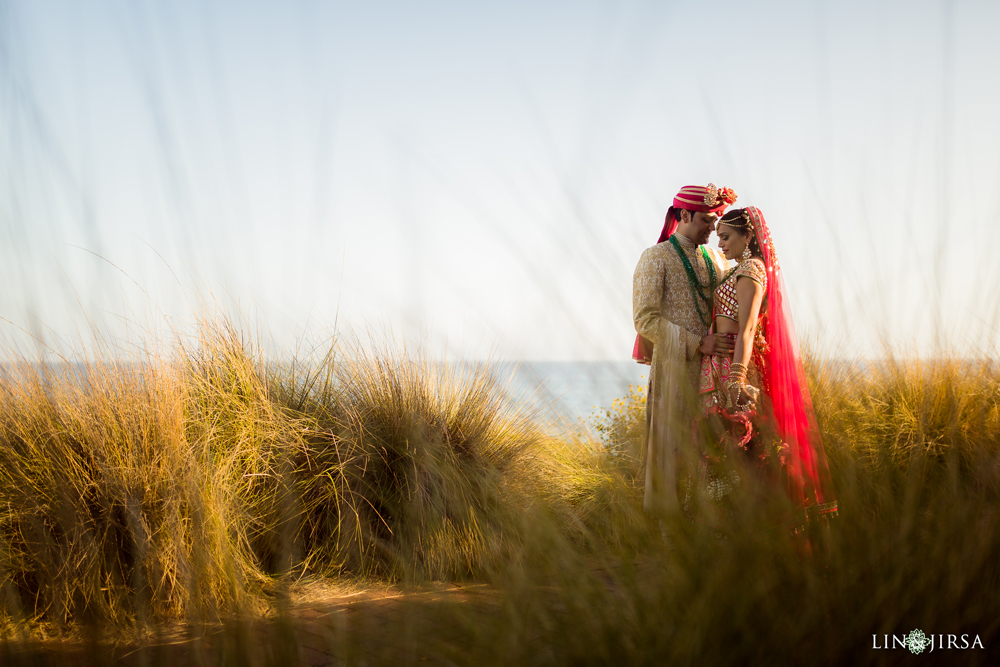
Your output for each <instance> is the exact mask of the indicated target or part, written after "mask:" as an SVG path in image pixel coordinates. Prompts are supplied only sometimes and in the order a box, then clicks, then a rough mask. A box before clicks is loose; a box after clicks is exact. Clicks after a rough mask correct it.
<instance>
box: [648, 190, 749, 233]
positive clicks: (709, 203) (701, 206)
mask: <svg viewBox="0 0 1000 667" xmlns="http://www.w3.org/2000/svg"><path fill="white" fill-rule="evenodd" d="M735 201H736V193H735V192H733V190H732V188H720V187H716V185H715V184H714V183H709V184H708V185H685V186H684V187H683V188H681V191H680V192H678V193H677V195H676V196H675V197H674V205H673V206H671V207H670V208H668V209H667V219H666V221H665V222H664V225H663V232H661V233H660V240H659V241H657V243H663V242H664V241H666V240H667V239H668V238H670V235H671V234H673V233H674V231H676V229H677V221H676V220H674V210H675V209H678V208H683V209H687V210H689V211H695V212H697V213H718V214H720V215H721V214H722V213H723V211H725V210H726V208H728V207H729V205H730V204H732V203H734V202H735Z"/></svg>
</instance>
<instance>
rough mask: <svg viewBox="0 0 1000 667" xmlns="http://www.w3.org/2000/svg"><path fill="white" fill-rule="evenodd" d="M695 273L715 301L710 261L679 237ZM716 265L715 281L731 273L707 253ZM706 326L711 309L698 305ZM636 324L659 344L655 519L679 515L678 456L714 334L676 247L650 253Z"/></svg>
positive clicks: (652, 475) (652, 476) (653, 418)
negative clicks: (702, 345) (701, 347)
mask: <svg viewBox="0 0 1000 667" xmlns="http://www.w3.org/2000/svg"><path fill="white" fill-rule="evenodd" d="M675 236H676V237H677V240H678V241H679V242H680V245H681V248H682V249H683V251H684V253H685V254H686V256H687V258H688V260H689V261H690V263H691V266H692V267H693V268H694V270H695V273H696V275H697V276H698V280H699V281H700V282H701V284H702V285H703V288H702V289H703V292H704V293H705V294H711V293H712V290H713V289H714V287H715V286H714V285H710V284H709V271H708V267H707V265H706V264H705V259H704V257H703V256H702V254H701V251H700V250H699V247H698V246H697V245H695V243H694V242H693V241H689V240H688V239H687V238H685V237H684V236H681V235H680V234H675ZM706 250H707V251H708V254H709V258H710V259H711V261H712V263H713V264H714V265H715V274H716V280H720V279H721V278H722V276H723V275H725V272H726V271H727V269H728V265H729V263H728V261H727V260H726V259H725V257H724V256H723V255H722V253H720V252H719V251H717V250H714V249H709V248H706ZM700 305H701V310H702V313H703V314H704V316H705V317H706V319H710V318H711V312H712V304H711V302H709V303H708V304H707V305H705V304H700ZM632 319H633V321H634V322H635V330H636V331H637V332H638V333H639V334H640V335H642V336H643V337H644V338H647V339H649V340H650V341H652V343H653V346H654V347H653V361H652V364H651V366H650V370H649V389H648V392H647V394H646V445H645V450H646V493H645V498H644V500H643V506H644V507H645V508H646V510H647V511H649V512H653V513H655V514H665V513H670V512H673V511H676V510H679V509H680V502H679V499H678V497H677V491H676V489H677V470H676V458H677V457H676V456H675V454H676V453H678V452H681V453H683V452H685V451H689V450H688V449H687V448H689V447H690V444H691V442H692V437H691V424H692V422H693V420H694V416H695V408H696V405H697V395H698V372H699V370H700V367H701V356H702V355H701V352H699V351H698V343H699V342H700V341H701V338H702V336H704V335H705V334H707V333H708V326H707V325H706V324H705V323H704V322H702V320H701V318H700V317H699V316H698V311H697V309H696V307H695V302H694V297H693V296H692V294H691V287H690V285H689V283H688V277H687V272H686V271H685V269H684V264H683V262H682V261H681V258H680V256H679V255H678V254H677V250H676V249H675V248H674V246H673V244H672V243H670V241H669V240H668V241H664V242H663V243H658V244H656V245H655V246H653V247H651V248H647V249H646V250H645V251H644V252H643V253H642V256H641V257H640V258H639V264H638V265H637V266H636V267H635V275H634V276H633V279H632Z"/></svg>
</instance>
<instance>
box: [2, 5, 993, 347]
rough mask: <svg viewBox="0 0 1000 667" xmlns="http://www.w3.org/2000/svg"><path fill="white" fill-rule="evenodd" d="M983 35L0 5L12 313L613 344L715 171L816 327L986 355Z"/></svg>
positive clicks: (905, 16)
mask: <svg viewBox="0 0 1000 667" xmlns="http://www.w3.org/2000/svg"><path fill="white" fill-rule="evenodd" d="M998 28H1000V3H996V2H995V1H985V0H984V1H978V2H976V1H958V0H955V1H952V2H944V1H936V2H918V1H905V2H904V1H895V2H894V1H880V0H874V1H871V0H870V1H866V2H854V1H853V0H844V1H837V2H833V1H832V0H816V1H812V2H808V1H796V2H792V1H788V2H716V3H704V2H655V3H654V2H596V1H590V0H582V1H580V0H577V1H574V2H531V3H528V2H507V3H469V2H420V1H409V2H377V1H374V2H371V1H369V2H300V1H287V2H281V3H277V2H275V3H263V2H254V1H251V0H241V1H240V2H228V1H216V2H194V1H183V0H182V1H179V2H169V3H168V2H149V1H146V2H143V1H136V2H124V1H121V0H115V1H110V0H109V1H105V0H93V1H91V2H87V3H79V2H55V1H49V0H32V1H31V2H27V1H25V0H0V234H2V236H0V238H2V243H0V280H2V281H3V289H2V290H0V339H2V340H4V341H5V345H6V348H7V349H8V350H10V351H14V352H20V351H24V350H33V349H39V350H41V349H45V350H61V351H63V353H66V354H69V353H70V352H69V351H73V350H81V349H83V348H85V347H86V346H87V345H89V344H90V343H89V342H88V341H92V340H93V339H94V338H95V337H101V338H102V339H104V340H125V339H135V338H136V336H138V339H139V340H142V339H143V336H146V337H148V338H157V337H166V338H169V335H166V336H164V334H163V332H167V333H168V334H169V332H178V331H187V330H188V328H189V327H190V326H192V323H193V322H195V321H196V320H197V318H198V317H199V316H203V315H204V314H205V313H220V312H221V313H228V314H230V315H231V316H233V317H234V318H236V319H237V320H238V321H240V322H241V323H243V325H244V326H245V327H246V328H248V329H250V330H254V331H258V332H261V333H262V334H263V335H264V336H265V337H266V338H267V339H268V340H269V341H271V344H273V345H274V346H275V349H279V350H286V351H287V350H295V349H298V348H300V347H301V346H302V345H306V344H310V343H314V342H319V341H323V340H328V339H329V338H330V337H332V336H334V335H346V334H347V333H349V332H355V333H363V332H368V331H375V332H382V333H384V332H391V334H392V335H395V336H401V337H404V338H406V339H409V340H413V341H416V342H417V343H416V344H419V345H421V346H424V347H425V348H426V349H427V350H429V351H430V353H431V354H432V355H433V356H447V357H455V358H464V359H479V358H486V357H494V358H495V357H500V358H504V359H535V360H570V359H594V360H597V359H626V360H627V359H628V358H629V356H630V352H631V346H632V339H633V337H634V329H633V326H632V321H631V285H632V272H633V269H634V267H635V263H636V261H637V260H638V257H639V255H640V253H641V252H642V250H643V249H644V248H646V247H648V246H649V245H652V244H653V243H654V242H655V241H656V238H657V236H658V234H659V231H660V227H661V226H662V223H663V216H664V213H665V211H666V208H667V207H668V206H669V205H670V203H671V200H672V197H673V195H674V194H675V193H676V191H677V190H678V189H679V188H680V187H681V186H683V185H687V184H699V185H704V184H707V183H709V182H712V183H716V184H718V185H720V186H722V185H724V186H728V187H731V188H733V189H734V190H735V191H736V192H737V194H738V197H739V199H738V201H737V205H738V206H746V205H754V206H757V207H759V208H760V209H761V210H762V211H763V212H764V215H765V217H766V218H767V220H768V224H769V226H770V228H771V231H772V234H773V236H774V240H775V246H776V249H777V252H778V255H779V257H780V258H781V262H782V266H783V269H784V272H785V280H786V282H787V284H788V289H789V292H790V294H791V299H792V302H793V312H794V316H795V318H796V326H797V328H798V330H799V335H800V338H801V339H802V340H803V341H804V342H805V343H806V344H807V345H808V346H810V348H811V349H813V350H816V351H817V352H819V353H820V354H822V355H826V356H839V357H842V356H869V355H871V354H873V353H874V352H875V351H877V350H880V349H884V346H885V345H886V344H888V345H891V346H893V347H894V348H897V349H900V350H909V351H913V352H916V353H921V354H933V353H935V351H938V350H941V349H947V348H949V347H965V348H970V347H971V348H974V349H979V350H981V349H986V350H991V349H992V350H993V351H994V352H995V345H996V343H995V342H994V341H995V340H996V339H997V337H996V335H995V333H994V332H995V330H996V328H997V325H998V324H1000V310H998V308H1000V306H998V303H1000V298H997V297H1000V288H998V287H997V286H998V285H1000V252H998V248H1000V244H998V240H1000V125H998V123H997V122H996V119H997V118H1000V85H998V83H1000V75H998V71H1000V46H998V42H997V40H996V39H995V35H996V32H997V29H998ZM715 242H716V239H715V237H714V236H713V238H712V240H711V241H710V244H714V243H715ZM137 332H138V333H137ZM143 332H146V333H143ZM130 337H131V338H130ZM147 343H148V341H147Z"/></svg>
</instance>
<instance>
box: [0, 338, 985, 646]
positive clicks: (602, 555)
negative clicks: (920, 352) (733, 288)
mask: <svg viewBox="0 0 1000 667" xmlns="http://www.w3.org/2000/svg"><path fill="white" fill-rule="evenodd" d="M809 374H810V378H811V382H812V389H813V395H814V399H815V404H816V408H817V413H818V418H819V422H820V426H821V428H822V430H823V433H824V438H825V444H826V449H827V453H828V457H829V460H830V467H831V472H832V474H833V478H834V482H835V485H836V489H837V495H838V500H839V502H840V507H841V516H840V517H839V518H838V519H836V520H835V521H834V522H833V524H832V525H831V526H830V528H829V530H828V531H827V530H825V529H823V528H822V527H820V528H817V529H814V530H813V532H812V533H811V534H810V535H809V541H808V542H806V541H804V540H802V539H799V538H793V537H791V536H789V535H788V534H787V532H785V531H784V530H782V529H781V528H780V527H778V526H776V525H775V524H774V523H772V522H770V521H768V520H767V518H766V516H764V515H763V513H761V512H760V507H761V505H760V503H759V498H756V497H755V496H753V495H752V494H750V493H744V492H743V491H742V490H741V489H740V488H737V489H736V490H735V491H734V492H733V495H731V497H730V498H729V499H728V501H729V505H728V507H729V511H728V512H727V513H723V514H719V515H717V516H721V517H724V518H725V520H724V521H722V522H721V523H720V522H718V521H715V522H714V523H713V524H712V525H711V527H709V526H708V525H707V524H706V523H703V522H697V521H696V522H694V523H688V522H686V521H685V520H683V519H681V518H677V520H676V521H674V522H673V523H671V522H670V521H668V522H667V526H666V527H667V529H668V530H669V531H670V532H671V534H672V535H673V539H672V541H671V542H670V543H669V544H666V543H664V540H663V539H662V537H661V533H660V530H659V526H658V525H657V524H655V523H654V522H652V521H651V520H650V519H649V518H648V517H647V516H646V515H645V514H644V513H643V512H642V509H641V494H642V474H641V473H642V468H641V456H640V455H639V452H641V446H640V444H639V443H641V438H642V421H641V420H642V417H643V414H644V406H643V404H642V399H643V394H642V391H633V392H631V393H630V395H629V396H627V397H625V398H623V399H621V401H619V402H616V404H615V406H613V408H612V409H611V410H609V411H608V412H606V413H605V415H604V416H603V417H602V418H598V420H597V422H596V426H598V427H599V428H597V429H596V433H597V437H596V438H591V436H588V435H586V434H585V433H582V432H581V434H578V435H575V436H574V435H566V436H562V437H559V438H555V437H552V436H550V435H547V434H546V432H545V430H543V428H542V427H541V426H540V425H539V424H538V422H537V420H535V419H534V418H533V417H532V416H531V415H530V414H527V413H525V412H523V411H521V410H520V409H519V407H518V405H517V404H516V402H515V401H513V400H512V399H511V398H510V397H509V395H508V394H507V393H506V391H505V388H504V382H503V379H502V378H498V377H496V376H494V375H492V374H491V371H490V369H489V368H488V367H486V366H480V367H450V368H449V367H447V366H444V365H441V364H435V363H430V362H427V361H425V360H421V359H420V358H419V355H415V354H408V353H407V351H406V350H405V348H391V347H388V344H383V345H381V346H380V345H378V344H367V345H360V344H356V345H345V344H338V345H335V346H332V347H331V348H330V350H329V353H328V354H326V356H324V357H322V358H318V359H316V360H314V361H311V362H304V361H302V360H297V361H296V362H295V363H294V364H292V363H287V364H281V363H276V362H274V361H273V360H269V359H268V358H266V357H265V356H264V355H263V354H262V353H261V352H260V350H259V348H258V347H256V345H255V343H254V341H253V340H252V339H248V338H246V337H244V336H243V335H242V334H241V333H240V332H239V331H238V330H237V329H235V328H234V327H233V326H231V325H229V324H228V323H226V322H222V323H214V324H207V325H205V326H204V327H203V328H202V330H201V336H200V339H199V340H198V341H196V342H195V343H193V344H190V345H188V346H186V347H182V348H179V349H178V350H177V352H176V354H175V355H174V356H173V357H172V358H170V359H169V360H167V361H161V360H154V359H152V358H146V359H140V360H133V362H132V363H129V364H122V363H118V364H115V363H110V362H107V361H103V362H101V363H97V362H94V363H92V364H90V365H89V366H87V367H86V368H84V369H82V370H81V372H80V373H78V374H76V375H71V374H69V373H67V372H66V370H65V369H56V368H52V367H46V366H39V365H35V364H31V363H28V362H27V361H21V362H19V363H17V364H14V365H13V366H8V367H7V370H6V371H5V374H4V376H3V381H2V383H0V424H2V430H0V437H2V443H0V457H2V460H0V494H2V495H0V511H2V512H3V516H2V520H0V545H2V551H0V582H2V588H3V598H2V604H3V613H4V615H5V616H4V618H5V625H6V627H7V629H8V630H10V629H11V627H12V626H25V625H29V626H33V627H41V626H47V625H56V626H59V625H62V626H64V627H67V626H73V625H74V624H77V623H88V622H90V623H96V624H100V625H102V626H104V627H118V628H131V627H135V626H139V627H142V626H144V625H145V624H152V625H155V624H158V623H160V622H162V621H167V620H170V619H188V620H213V619H219V618H222V617H230V616H233V615H236V616H239V615H240V614H247V613H253V612H254V611H256V610H259V608H260V607H261V606H262V605H263V604H266V603H269V604H274V602H275V600H278V601H279V602H280V600H282V599H284V598H283V596H286V595H287V591H288V586H289V583H290V582H291V581H293V580H295V579H296V578H299V577H302V576H314V577H315V576H320V577H368V578H373V577H374V578H380V579H394V580H397V581H404V582H405V581H415V580H421V579H428V578H430V579H451V580H455V579H459V580H461V579H473V580H477V581H485V582H489V583H491V584H493V585H494V586H496V588H497V590H498V591H499V592H500V593H499V594H500V599H501V600H502V610H501V613H499V614H497V615H494V616H491V617H490V621H489V622H488V623H483V622H482V619H481V617H479V616H474V615H469V614H468V613H466V612H465V611H464V609H465V608H463V607H461V606H457V607H449V606H448V605H438V606H435V607H433V608H423V609H421V610H419V612H415V613H416V616H414V618H413V619H411V621H408V623H410V625H408V626H407V627H409V628H410V631H411V632H412V631H413V628H414V627H420V628H421V630H420V633H418V635H417V636H419V638H420V639H419V640H420V641H422V642H424V645H425V646H434V647H436V648H435V650H439V649H440V651H443V653H440V655H439V657H440V658H441V659H442V660H444V661H446V662H452V663H457V664H512V663H513V664H521V663H524V664H566V663H579V664H608V663H612V662H614V663H618V662H629V663H635V664H647V663H648V664H664V663H681V664H687V663H693V662H699V663H706V664H776V663H785V662H787V663H794V664H841V663H844V662H848V661H850V662H853V663H860V664H867V663H875V662H880V661H884V660H889V661H890V662H892V661H896V660H901V659H902V658H903V657H905V655H904V654H903V653H899V652H897V653H895V654H889V653H886V652H881V653H880V652H879V651H877V650H874V649H872V648H871V643H872V635H877V636H882V635H883V634H886V633H887V634H890V635H892V634H896V635H899V634H901V633H905V632H909V631H910V630H911V629H914V628H920V629H923V630H924V631H925V632H927V633H928V634H930V633H945V634H947V633H958V634H961V633H972V634H973V635H978V636H979V637H980V638H981V641H982V642H983V643H984V644H985V646H986V647H987V648H985V649H981V650H976V651H967V652H963V653H961V654H959V653H958V652H954V653H951V654H948V653H946V652H942V653H938V654H937V656H936V657H934V658H928V657H927V656H924V657H923V658H921V659H922V660H924V661H926V662H932V661H933V660H937V659H941V657H942V656H944V658H950V659H956V657H960V659H961V660H962V661H965V662H966V663H967V664H989V662H988V660H989V659H990V658H992V657H995V655H996V653H997V651H1000V613H998V612H1000V604H998V602H997V596H996V595H995V591H997V590H998V589H1000V564H998V563H1000V559H998V555H1000V369H998V368H997V366H996V365H992V364H990V363H988V362H986V361H982V362H972V361H962V360H955V359H952V360H948V359H937V360H919V359H909V360H900V359H895V360H889V361H886V362H884V363H881V364H870V365H866V366H860V365H857V366H851V365H847V364H842V363H841V364H833V363H826V364H823V363H819V362H814V363H811V364H810V366H809ZM455 632H458V633H460V634H462V636H463V637H464V640H463V641H462V642H460V643H458V644H455V643H454V642H451V643H449V642H448V641H444V640H441V641H439V639H440V637H439V635H440V636H448V637H451V636H453V634H454V633H455ZM436 633H437V634H436ZM242 636H243V635H240V637H242ZM234 641H235V640H234ZM239 641H253V640H252V639H240V640H239ZM337 641H340V642H341V643H344V644H346V645H348V647H350V646H354V647H355V648H358V647H359V646H360V645H362V644H364V645H366V646H368V647H370V646H371V645H376V646H377V645H379V644H380V638H379V637H377V636H372V635H370V634H366V633H365V632H364V631H363V629H357V630H356V631H355V632H351V633H347V634H346V635H344V636H342V637H341V639H339V640H337ZM415 641H416V640H415ZM292 648H293V649H294V646H293V647H292ZM340 648H344V647H343V646H341V647H340ZM244 653H248V652H246V651H245V652H244ZM252 653H253V652H252V651H250V652H249V654H252ZM293 653H294V651H293ZM366 655H371V653H370V652H369V653H367V654H366ZM887 656H888V657H887ZM893 656H895V657H893ZM412 657H413V656H412V655H411V656H408V657H407V656H398V655H392V654H390V653H386V654H385V655H384V660H385V661H386V662H395V661H397V660H399V659H403V658H406V659H409V658H412ZM260 664H264V663H260Z"/></svg>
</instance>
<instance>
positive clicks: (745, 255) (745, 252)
mask: <svg viewBox="0 0 1000 667" xmlns="http://www.w3.org/2000/svg"><path fill="white" fill-rule="evenodd" d="M750 257H751V255H750V244H749V243H748V244H746V245H745V246H744V247H743V259H750Z"/></svg>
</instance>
